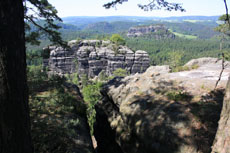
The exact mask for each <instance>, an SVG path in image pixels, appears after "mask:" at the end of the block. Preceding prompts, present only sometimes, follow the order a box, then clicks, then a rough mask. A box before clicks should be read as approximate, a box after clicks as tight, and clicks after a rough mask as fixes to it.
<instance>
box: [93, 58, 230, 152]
mask: <svg viewBox="0 0 230 153" xmlns="http://www.w3.org/2000/svg"><path fill="white" fill-rule="evenodd" d="M194 64H196V65H198V66H199V68H197V69H194V70H190V71H183V72H177V73H169V69H168V66H156V67H150V68H148V69H147V71H146V72H145V73H143V74H135V75H132V76H128V77H125V78H115V79H114V80H111V81H110V82H109V83H108V84H107V85H105V86H104V88H103V90H102V94H103V97H104V98H103V101H101V102H100V103H98V105H97V124H96V126H95V137H96V139H97V141H98V150H99V152H114V153H117V152H121V153H122V152H124V153H140V152H145V153H208V152H210V151H211V146H212V143H213V140H214V137H215V134H216V130H217V126H218V120H219V118H220V111H221V108H222V102H223V95H224V87H225V86H226V83H227V78H228V76H229V74H230V68H229V66H228V64H229V63H226V69H225V71H224V73H223V77H222V79H221V82H220V84H219V86H218V90H215V91H214V90H213V89H214V86H215V83H216V80H217V79H218V76H219V73H220V70H221V61H217V59H214V58H202V59H198V60H193V61H190V62H189V63H188V64H187V66H192V65H194ZM102 133H103V134H102ZM108 143H110V145H109V144H108ZM106 144H107V145H106Z"/></svg>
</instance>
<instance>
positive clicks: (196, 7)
mask: <svg viewBox="0 0 230 153" xmlns="http://www.w3.org/2000/svg"><path fill="white" fill-rule="evenodd" d="M48 1H49V2H50V3H51V4H52V5H54V6H55V7H56V9H57V10H58V15H59V16H60V17H66V16H116V15H127V16H160V17H168V16H187V15H204V16H212V15H221V14H224V13H225V7H224V2H223V0H168V1H169V2H177V3H182V4H183V7H184V8H185V9H186V12H184V13H181V12H175V11H173V12H168V11H163V10H162V11H150V12H145V11H143V10H141V9H139V8H138V7H137V4H147V3H148V2H149V1H150V0H129V1H128V2H125V3H124V4H122V5H118V6H117V8H116V9H115V8H111V9H105V8H103V7H102V6H103V4H105V3H106V2H109V1H112V0H48ZM228 5H229V7H230V2H228Z"/></svg>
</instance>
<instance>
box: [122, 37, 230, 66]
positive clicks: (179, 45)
mask: <svg viewBox="0 0 230 153" xmlns="http://www.w3.org/2000/svg"><path fill="white" fill-rule="evenodd" d="M126 44H127V46H128V47H129V48H131V49H133V50H145V51H147V52H148V54H149V56H150V64H151V65H164V64H169V63H170V56H172V55H170V52H172V51H176V52H179V53H182V54H183V56H182V57H181V58H180V63H178V65H183V64H185V63H186V62H188V61H189V60H191V59H196V58H200V57H218V55H219V41H218V40H216V39H213V40H199V39H194V40H193V39H191V40H188V39H182V38H176V39H173V40H171V39H170V40H151V39H146V38H142V37H139V38H126ZM228 48H230V43H229V42H225V43H224V44H223V50H227V49H228ZM174 64H175V63H174Z"/></svg>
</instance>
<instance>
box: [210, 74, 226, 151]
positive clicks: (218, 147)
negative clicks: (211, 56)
mask: <svg viewBox="0 0 230 153" xmlns="http://www.w3.org/2000/svg"><path fill="white" fill-rule="evenodd" d="M229 116H230V78H229V80H228V84H227V86H226V92H225V97H224V103H223V108H222V111H221V117H220V121H219V126H218V130H217V133H216V137H215V140H214V143H213V147H212V153H230V117H229Z"/></svg>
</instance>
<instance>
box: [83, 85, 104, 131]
mask: <svg viewBox="0 0 230 153" xmlns="http://www.w3.org/2000/svg"><path fill="white" fill-rule="evenodd" d="M102 85H103V83H101V82H94V83H92V84H89V85H87V86H84V87H83V89H82V93H83V97H84V101H85V102H86V103H87V117H88V122H89V126H90V133H91V135H92V134H93V125H94V123H95V121H96V110H95V105H96V103H97V102H98V101H99V100H100V99H101V94H100V90H101V87H102Z"/></svg>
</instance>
